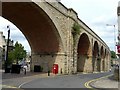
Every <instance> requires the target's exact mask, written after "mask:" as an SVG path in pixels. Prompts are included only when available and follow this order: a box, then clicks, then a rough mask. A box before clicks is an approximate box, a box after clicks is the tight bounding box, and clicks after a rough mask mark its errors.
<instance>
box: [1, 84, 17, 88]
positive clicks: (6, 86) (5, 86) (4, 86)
mask: <svg viewBox="0 0 120 90" xmlns="http://www.w3.org/2000/svg"><path fill="white" fill-rule="evenodd" d="M0 87H3V88H17V87H14V86H8V85H0Z"/></svg>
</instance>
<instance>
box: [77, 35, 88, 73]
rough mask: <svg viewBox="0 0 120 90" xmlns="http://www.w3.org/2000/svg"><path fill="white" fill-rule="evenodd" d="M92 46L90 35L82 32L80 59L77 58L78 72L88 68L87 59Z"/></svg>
mask: <svg viewBox="0 0 120 90" xmlns="http://www.w3.org/2000/svg"><path fill="white" fill-rule="evenodd" d="M89 48H90V41H89V37H88V35H87V34H86V33H83V34H81V36H80V38H79V42H78V48H77V53H78V60H77V72H84V71H85V69H86V65H85V63H86V60H87V59H88V54H89Z"/></svg>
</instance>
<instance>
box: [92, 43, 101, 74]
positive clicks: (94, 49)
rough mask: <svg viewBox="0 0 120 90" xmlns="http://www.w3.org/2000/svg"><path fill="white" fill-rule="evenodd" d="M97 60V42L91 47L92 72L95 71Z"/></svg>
mask: <svg viewBox="0 0 120 90" xmlns="http://www.w3.org/2000/svg"><path fill="white" fill-rule="evenodd" d="M98 60H99V46H98V42H97V41H95V42H94V46H93V60H92V67H93V72H94V71H97V61H98Z"/></svg>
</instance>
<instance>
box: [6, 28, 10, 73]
mask: <svg viewBox="0 0 120 90" xmlns="http://www.w3.org/2000/svg"><path fill="white" fill-rule="evenodd" d="M7 28H8V29H9V30H8V40H7V50H6V60H5V73H9V71H8V49H9V37H10V28H9V26H7Z"/></svg>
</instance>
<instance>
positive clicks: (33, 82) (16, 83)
mask: <svg viewBox="0 0 120 90" xmlns="http://www.w3.org/2000/svg"><path fill="white" fill-rule="evenodd" d="M110 74H112V72H106V73H93V74H77V75H61V76H55V77H47V78H41V77H27V78H13V79H5V80H3V81H2V84H3V85H6V86H7V85H8V86H13V87H18V88H23V90H25V89H24V88H29V89H30V88H33V90H34V89H35V88H86V87H85V83H86V82H87V81H90V80H93V79H96V78H100V77H103V76H107V75H110ZM2 90H6V89H2ZM30 90H31V89H30Z"/></svg>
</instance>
